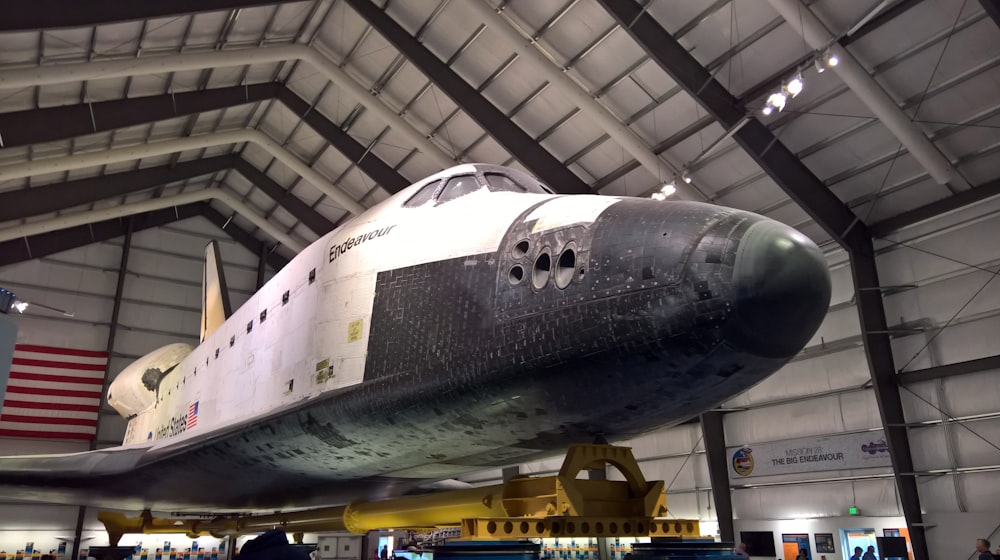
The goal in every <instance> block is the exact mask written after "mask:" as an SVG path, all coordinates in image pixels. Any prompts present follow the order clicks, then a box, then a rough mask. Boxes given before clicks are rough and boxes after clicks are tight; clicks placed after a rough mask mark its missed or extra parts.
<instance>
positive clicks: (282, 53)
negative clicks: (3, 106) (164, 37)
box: [0, 44, 455, 199]
mask: <svg viewBox="0 0 1000 560" xmlns="http://www.w3.org/2000/svg"><path fill="white" fill-rule="evenodd" d="M287 61H301V62H303V63H306V64H309V65H311V66H312V67H313V68H315V69H316V71H317V72H318V73H319V74H320V75H321V76H323V77H325V78H326V79H328V80H330V81H332V82H335V83H336V84H337V87H338V88H339V89H340V91H341V93H343V94H344V95H347V96H348V97H350V98H352V99H354V100H355V101H357V102H358V103H360V104H361V105H363V106H364V107H365V108H366V109H368V110H369V111H371V112H372V113H373V114H374V115H376V116H378V117H379V118H381V119H382V120H383V121H384V122H385V123H387V124H389V125H390V126H391V127H392V130H393V131H394V132H395V133H397V134H399V135H401V136H402V137H403V138H405V139H406V140H407V142H409V143H410V144H412V145H413V146H414V147H415V148H417V149H418V150H420V152H422V153H423V154H424V155H426V156H427V157H429V158H431V159H432V160H434V162H435V163H436V164H438V165H440V166H441V167H442V168H446V167H451V166H453V165H455V159H454V156H451V155H448V154H446V153H445V152H444V150H442V149H441V148H440V147H438V145H437V144H435V143H434V142H433V141H432V140H431V139H430V138H428V136H427V134H426V133H424V132H421V131H419V130H417V129H416V127H414V126H413V125H412V124H410V123H409V122H408V121H406V120H405V119H403V118H402V117H400V116H399V114H398V113H397V110H396V109H395V108H391V107H389V106H388V105H385V104H384V103H382V101H381V100H380V99H379V97H378V96H375V95H372V93H371V91H370V88H368V87H366V86H362V85H361V84H359V83H358V82H357V80H355V79H354V78H352V77H351V76H350V75H348V74H347V72H345V71H344V69H342V68H341V67H340V66H339V65H337V64H336V63H334V62H333V61H331V60H330V59H329V58H327V57H326V55H324V54H323V53H321V52H319V51H318V50H316V49H313V48H311V47H308V46H306V45H300V44H295V45H281V46H273V47H268V46H265V47H258V48H253V49H225V50H218V51H211V52H191V53H182V54H173V55H166V56H148V57H147V56H143V57H140V58H133V57H130V58H122V59H113V60H103V59H102V60H99V61H92V62H79V63H67V64H46V65H38V66H29V67H25V68H15V69H11V70H4V71H0V89H19V88H24V87H31V86H43V85H48V84H64V83H68V82H79V81H86V80H98V79H111V78H121V77H136V76H148V75H151V74H163V73H165V72H184V71H189V70H202V69H206V68H229V67H232V66H245V65H248V64H267V63H272V62H279V63H283V62H287ZM330 196H331V198H334V199H336V196H334V195H330Z"/></svg>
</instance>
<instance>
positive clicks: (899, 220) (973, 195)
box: [870, 179, 1000, 238]
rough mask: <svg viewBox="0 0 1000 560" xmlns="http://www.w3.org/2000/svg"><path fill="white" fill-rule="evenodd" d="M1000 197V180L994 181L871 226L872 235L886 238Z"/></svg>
mask: <svg viewBox="0 0 1000 560" xmlns="http://www.w3.org/2000/svg"><path fill="white" fill-rule="evenodd" d="M995 196H1000V179H994V180H992V181H990V182H988V183H985V184H983V185H980V186H978V187H975V188H972V189H969V190H967V191H959V192H958V193H957V194H953V195H951V196H949V197H948V198H943V199H941V200H935V201H934V202H931V203H930V204H925V205H924V206H921V207H919V208H914V209H913V210H910V211H908V212H903V213H902V214H899V215H898V216H893V217H891V218H886V219H885V220H882V221H881V222H877V223H874V224H872V225H871V227H870V229H871V233H872V235H873V236H875V237H876V238H878V237H885V236H886V235H889V234H890V233H892V232H894V231H897V230H901V229H903V228H905V227H909V226H912V225H915V224H919V223H920V222H924V221H927V220H930V219H932V218H936V217H938V216H941V215H943V214H947V213H949V212H954V211H955V210H958V209H961V208H965V207H966V206H971V205H973V204H975V203H977V202H982V201H984V200H987V199H990V198H993V197H995Z"/></svg>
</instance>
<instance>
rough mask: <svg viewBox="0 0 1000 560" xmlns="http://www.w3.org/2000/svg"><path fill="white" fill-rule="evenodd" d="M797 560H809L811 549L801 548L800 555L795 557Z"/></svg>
mask: <svg viewBox="0 0 1000 560" xmlns="http://www.w3.org/2000/svg"><path fill="white" fill-rule="evenodd" d="M795 560H809V551H808V550H806V549H804V548H800V549H799V555H798V556H796V557H795Z"/></svg>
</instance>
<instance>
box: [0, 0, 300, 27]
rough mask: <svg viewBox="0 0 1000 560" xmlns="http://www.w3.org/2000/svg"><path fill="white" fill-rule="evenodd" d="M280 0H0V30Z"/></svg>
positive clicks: (156, 15)
mask: <svg viewBox="0 0 1000 560" xmlns="http://www.w3.org/2000/svg"><path fill="white" fill-rule="evenodd" d="M286 1H287V0H286ZM279 3H282V1H281V0H166V1H157V2H122V1H120V0H87V3H86V4H85V5H83V4H81V3H80V2H79V1H78V0H36V1H34V2H21V1H19V0H0V14H3V17H2V18H0V32H2V31H33V30H36V29H58V28H62V27H90V26H94V25H101V24H105V23H114V22H119V21H136V20H142V19H153V18H160V17H167V16H180V15H187V14H189V13H197V12H214V11H222V10H233V9H238V8H252V7H254V6H266V5H269V4H279Z"/></svg>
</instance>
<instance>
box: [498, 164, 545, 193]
mask: <svg viewBox="0 0 1000 560" xmlns="http://www.w3.org/2000/svg"><path fill="white" fill-rule="evenodd" d="M512 171H513V170H512ZM512 175H513V176H508V175H506V174H503V173H486V174H485V177H486V182H487V183H488V184H489V186H490V190H491V191H494V192H500V191H503V192H518V193H524V192H527V193H534V194H552V191H550V190H549V189H548V188H546V187H544V186H543V185H541V184H539V183H538V181H536V180H534V179H533V178H532V177H531V176H530V175H527V174H520V173H518V174H514V173H512ZM522 175H523V176H522Z"/></svg>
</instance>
